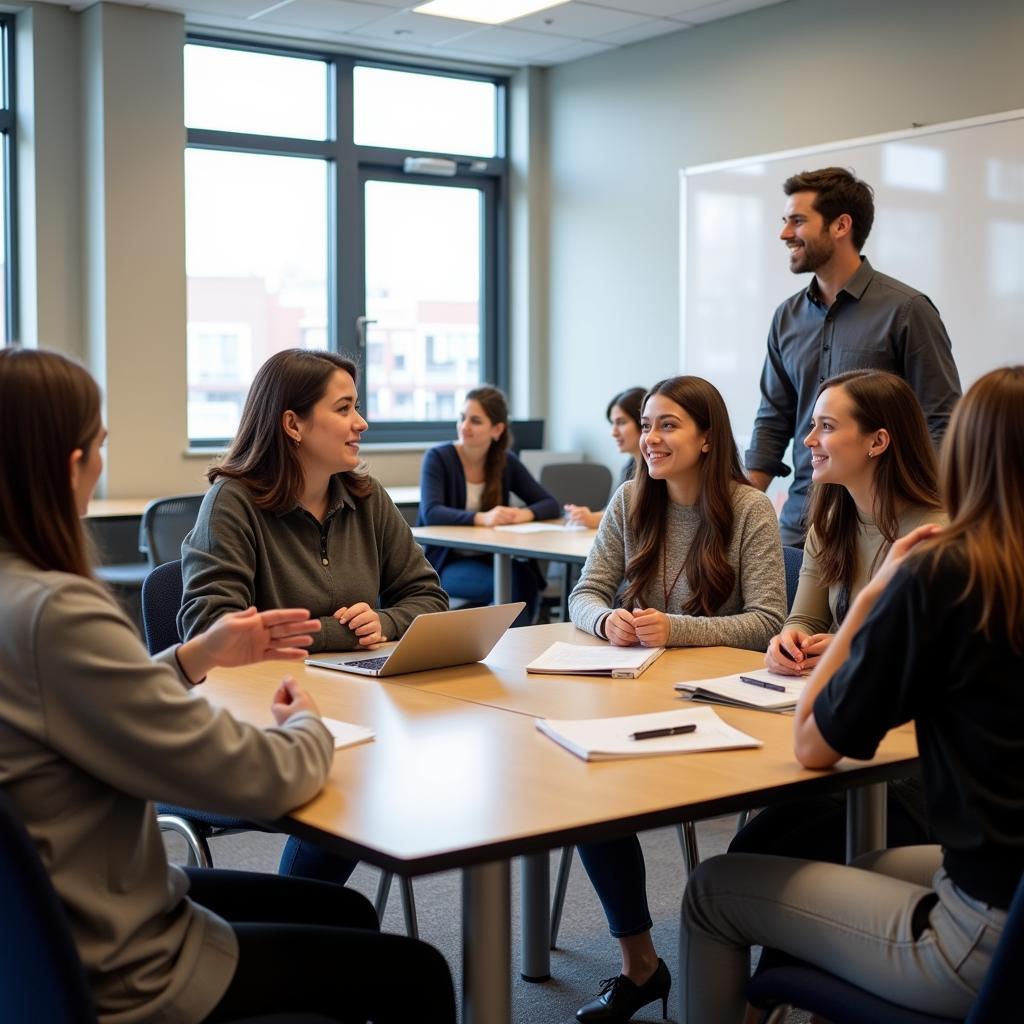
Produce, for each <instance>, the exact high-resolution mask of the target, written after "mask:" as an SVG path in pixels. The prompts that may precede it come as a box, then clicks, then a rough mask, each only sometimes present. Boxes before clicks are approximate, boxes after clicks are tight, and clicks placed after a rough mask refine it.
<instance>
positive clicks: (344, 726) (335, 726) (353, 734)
mask: <svg viewBox="0 0 1024 1024" xmlns="http://www.w3.org/2000/svg"><path fill="white" fill-rule="evenodd" d="M320 721H321V722H323V723H324V725H326V726H327V731H328V732H329V733H330V734H331V735H332V736H333V737H334V749H335V750H341V749H343V748H344V747H354V746H355V745H356V744H357V743H366V742H367V741H368V740H372V739H373V735H374V734H373V730H372V729H368V728H367V727H366V726H365V725H353V724H352V723H351V722H342V721H341V720H340V719H338V718H321V719H320Z"/></svg>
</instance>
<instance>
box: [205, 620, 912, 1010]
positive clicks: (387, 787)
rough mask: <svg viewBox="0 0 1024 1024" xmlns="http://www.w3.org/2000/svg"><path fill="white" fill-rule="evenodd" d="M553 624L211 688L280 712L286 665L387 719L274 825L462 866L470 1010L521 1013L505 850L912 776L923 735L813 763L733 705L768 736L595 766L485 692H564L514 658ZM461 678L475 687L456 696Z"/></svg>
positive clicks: (346, 702)
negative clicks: (414, 665) (369, 664)
mask: <svg viewBox="0 0 1024 1024" xmlns="http://www.w3.org/2000/svg"><path fill="white" fill-rule="evenodd" d="M562 628H563V627H557V629H562ZM541 629H543V630H545V631H547V633H546V634H543V633H538V632H536V631H530V632H533V635H532V636H528V637H527V638H525V639H523V640H519V639H517V638H516V637H515V636H514V635H513V634H514V633H520V632H527V631H519V630H516V631H513V633H510V634H509V637H510V646H509V647H508V648H507V649H503V650H500V651H496V660H495V661H494V662H493V664H491V663H490V662H489V663H488V664H484V665H472V666H463V667H462V668H456V669H446V670H438V671H434V672H424V673H417V674H416V675H415V676H407V677H403V678H402V680H401V681H400V682H398V681H389V682H383V681H377V680H372V679H365V678H363V677H359V676H348V675H344V674H341V673H337V672H332V671H330V670H327V669H314V668H308V667H301V666H296V665H294V664H290V663H289V664H283V663H271V664H268V665H261V666H252V667H248V668H243V669H230V670H224V669H222V670H218V671H216V672H214V673H211V676H210V679H209V680H208V681H207V683H206V684H204V686H203V687H202V690H201V691H200V692H203V693H205V695H206V696H207V697H208V698H209V699H211V700H212V701H214V703H217V704H221V705H224V706H226V707H228V708H230V709H231V710H232V711H234V712H235V713H236V714H237V715H238V716H239V717H241V718H243V719H246V720H248V721H252V722H255V723H257V724H260V725H269V724H271V715H270V699H271V694H272V693H273V691H274V688H275V687H276V685H277V682H278V680H279V679H280V677H281V676H282V675H283V674H285V673H286V672H289V671H290V672H292V674H294V675H296V676H297V677H298V678H299V679H300V681H301V682H302V683H303V685H304V686H306V687H307V688H308V689H309V690H310V692H311V693H312V694H313V695H314V697H315V699H316V700H317V702H318V704H319V705H320V708H321V710H322V711H323V713H324V714H326V715H330V716H332V717H335V718H340V719H343V720H345V721H351V722H357V723H359V724H363V725H368V726H370V727H372V728H373V729H374V730H375V731H376V739H375V741H374V742H372V743H367V744H363V745H361V746H358V747H353V748H350V749H348V750H344V751H341V752H339V753H338V754H337V755H336V757H335V760H334V766H333V769H332V771H331V775H330V778H329V781H328V783H327V786H326V787H325V789H324V790H323V791H322V792H321V793H320V794H319V795H318V796H317V797H316V798H315V799H314V800H312V801H311V802H310V803H308V804H306V805H305V806H304V807H301V808H299V809H297V810H296V811H295V812H293V814H292V815H290V816H289V817H287V818H286V819H283V820H282V821H280V822H277V823H276V825H277V827H279V828H281V829H282V830H283V831H287V832H292V833H295V834H297V835H301V836H304V837H306V838H310V839H313V840H315V841H317V842H320V843H322V844H323V845H325V846H326V847H328V848H329V849H333V850H334V851H335V852H337V853H340V854H345V855H349V856H356V857H359V858H360V859H363V860H366V861H367V862H369V863H372V864H376V865H379V866H380V867H383V868H386V869H388V870H391V871H395V872H397V873H399V874H403V875H408V876H411V875H417V874H424V873H428V872H432V871H439V870H444V869H449V868H460V869H461V870H462V873H463V953H464V962H463V973H464V988H463V998H464V1008H463V1020H464V1021H465V1022H466V1024H507V1022H508V1021H509V1019H510V1012H511V1005H510V1004H511V988H510V973H511V950H510V941H511V939H510V908H509V893H510V888H511V886H510V874H509V870H510V869H509V863H508V861H509V858H511V857H514V856H521V855H529V854H539V853H542V852H544V851H547V850H550V849H551V848H554V847H561V846H568V845H575V844H577V843H579V842H584V841H592V840H599V839H606V838H611V837H613V836H617V835H623V834H627V833H629V832H634V831H642V830H645V829H651V828H658V827H661V826H664V825H668V824H674V823H677V822H679V821H684V820H697V819H700V818H705V817H711V816H714V815H718V814H725V813H730V812H735V811H739V810H744V809H747V808H751V807H760V806H764V805H765V804H767V803H770V802H772V801H773V800H775V799H778V798H780V797H784V796H787V795H790V794H791V792H792V791H793V790H794V789H799V790H800V791H801V792H804V793H821V792H829V791H841V790H845V789H848V788H849V787H854V786H862V785H867V784H872V783H877V782H884V781H886V780H888V779H890V778H895V777H898V776H901V775H905V774H907V773H908V772H909V771H911V770H912V766H913V763H914V760H915V758H916V748H915V745H914V740H913V736H912V735H911V734H908V733H906V732H903V731H897V732H895V733H893V734H892V735H890V736H889V737H888V738H887V739H886V741H885V742H884V743H883V745H882V747H881V748H880V750H879V753H878V755H877V756H876V757H875V758H874V759H873V760H872V761H870V762H858V763H844V764H841V765H840V766H839V767H837V768H836V769H834V770H832V771H829V772H809V771H806V770H804V769H802V768H800V767H799V766H798V765H797V764H796V763H795V761H794V760H793V756H792V736H791V724H792V723H791V721H790V719H789V718H788V717H786V716H782V715H771V714H764V713H759V712H750V711H748V712H744V711H740V710H733V709H722V710H721V712H720V713H721V714H722V717H723V718H725V719H726V720H727V721H729V722H731V723H733V724H734V725H736V726H737V727H739V728H741V729H744V730H745V731H747V732H749V733H751V734H752V735H754V736H757V737H758V738H759V739H762V740H763V741H764V746H763V747H762V748H760V749H756V750H738V751H731V752H712V753H706V754H690V755H675V756H667V757H655V758H638V759H635V760H623V761H606V762H598V763H593V764H588V763H586V762H584V761H581V760H579V759H578V758H576V757H574V756H573V755H572V754H570V753H568V752H567V751H565V750H563V749H562V748H561V747H559V746H558V745H557V744H555V743H553V742H552V741H551V740H550V739H548V738H547V737H545V736H544V735H543V734H541V733H540V732H538V731H537V729H536V726H535V723H534V719H533V715H532V713H529V712H528V711H526V710H511V709H504V708H501V707H499V706H496V705H494V704H485V703H482V702H478V698H479V696H480V694H481V693H483V694H484V695H485V696H486V695H487V694H489V693H497V692H498V688H502V689H504V690H507V691H508V692H509V693H512V695H513V697H512V699H514V700H516V701H523V702H524V703H523V708H525V707H526V706H527V704H526V702H531V706H532V702H533V701H534V700H536V701H538V702H539V700H540V686H543V685H546V686H549V687H550V688H551V691H552V693H556V692H557V690H558V687H559V686H560V685H561V684H562V682H563V680H561V679H560V678H558V677H544V678H541V679H540V685H539V686H538V687H537V688H535V687H534V685H533V683H532V681H530V680H528V679H526V678H521V679H520V680H519V683H518V684H517V683H516V680H515V678H514V677H515V675H516V673H517V672H518V673H519V674H520V675H521V676H522V677H525V675H526V674H525V672H524V671H523V669H522V668H518V669H517V668H516V667H515V664H514V663H515V661H516V659H517V658H518V657H519V654H520V653H521V652H522V650H523V648H520V644H523V645H528V646H530V647H531V649H532V647H533V646H534V645H537V646H541V645H543V642H544V641H545V640H546V639H547V636H549V635H552V634H551V632H550V629H551V628H550V627H541ZM517 649H518V651H519V653H517ZM690 653H691V652H687V651H670V652H668V653H667V654H665V655H663V657H662V659H661V661H665V659H669V662H670V663H671V662H673V661H674V662H677V666H678V671H679V673H680V678H681V677H682V676H681V673H682V672H684V671H685V669H683V668H682V666H683V665H684V663H685V662H686V660H687V655H689V654H690ZM733 654H734V655H736V659H735V661H731V662H730V659H729V657H728V654H727V652H723V653H721V654H720V655H718V656H717V657H719V658H720V659H721V660H720V661H719V662H718V664H719V666H720V668H719V670H721V671H724V670H725V669H726V668H728V667H730V665H735V666H737V667H740V668H742V667H745V666H747V665H749V664H750V658H751V656H750V654H749V652H733ZM519 664H520V665H521V664H522V662H519ZM659 664H660V662H659ZM667 667H668V666H667V665H663V666H662V669H665V668H667ZM495 676H497V677H498V682H497V683H495V682H494V678H495ZM651 678H652V679H653V678H654V677H651ZM648 681H650V680H648ZM572 682H573V683H574V684H575V683H580V684H581V685H591V686H593V684H594V683H595V682H596V683H597V685H596V686H593V688H594V689H595V690H597V691H602V690H603V691H604V692H606V694H607V698H608V699H607V701H606V702H605V701H597V700H596V699H595V698H592V697H589V695H588V705H589V706H590V707H592V708H593V709H594V713H596V714H601V713H621V712H622V711H623V710H634V711H642V710H645V709H647V708H648V707H650V704H649V703H648V701H649V700H651V701H656V700H658V701H661V702H662V704H661V706H665V705H666V703H668V706H673V705H672V703H671V702H672V701H674V699H675V698H672V697H669V696H667V695H665V694H660V695H658V696H657V697H654V696H648V695H647V694H645V693H644V689H643V685H642V684H643V683H644V682H645V679H644V677H641V679H639V680H615V681H611V680H609V681H607V682H608V683H609V684H611V683H613V682H614V683H616V684H624V685H620V686H615V685H608V686H607V687H606V686H605V685H604V681H595V680H593V679H590V680H586V681H582V680H574V681H572ZM460 684H461V686H463V687H464V688H465V693H466V694H469V695H470V697H469V698H466V697H460V696H453V695H452V694H453V693H455V688H456V687H457V685H460ZM636 684H641V685H639V686H638V685H636ZM442 687H445V688H447V687H451V690H450V691H449V692H447V693H445V692H441V688H442ZM651 689H653V688H651ZM530 691H534V692H533V693H532V694H531V692H530ZM581 692H582V691H581ZM641 695H643V697H642V699H640V698H641ZM493 699H495V700H497V699H500V698H498V697H495V698H493ZM566 706H567V705H566ZM604 708H606V709H608V710H607V711H605V710H602V709H604ZM652 709H653V708H652ZM527 859H528V861H530V862H536V861H537V860H539V859H540V858H536V857H529V858H527ZM545 881H546V877H545ZM544 888H545V890H546V885H545V886H544ZM545 898H546V896H545Z"/></svg>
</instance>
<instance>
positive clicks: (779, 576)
mask: <svg viewBox="0 0 1024 1024" xmlns="http://www.w3.org/2000/svg"><path fill="white" fill-rule="evenodd" d="M640 451H641V453H642V454H643V457H644V461H645V462H646V465H647V468H646V472H642V473H638V474H637V475H636V476H635V477H634V478H633V479H632V480H631V481H629V482H627V483H625V484H623V485H622V487H620V488H619V490H618V491H616V493H615V495H614V497H613V498H612V500H611V502H610V504H609V506H608V509H607V510H606V511H605V514H604V517H603V518H602V520H601V526H600V529H599V530H598V534H597V538H596V539H595V541H594V546H593V548H592V549H591V553H590V557H589V558H588V559H587V563H586V565H585V566H584V567H583V572H582V574H581V576H580V581H579V583H578V584H577V586H576V587H575V589H574V590H573V592H572V595H571V596H570V598H569V613H570V615H571V617H572V621H573V622H574V623H576V625H577V626H578V627H579V628H580V629H585V630H587V631H588V632H591V633H594V634H596V635H597V636H599V637H603V638H605V639H607V640H609V641H610V642H611V643H613V644H618V645H630V644H638V643H639V644H645V645H649V646H652V647H665V646H669V647H699V646H710V645H718V644H723V645H726V646H729V647H745V648H747V649H749V650H755V651H756V650H764V648H765V646H766V645H767V643H768V641H769V640H770V639H771V637H772V636H773V635H774V634H775V633H776V632H777V631H778V629H779V626H780V625H781V624H782V619H783V616H784V615H785V609H786V588H785V576H784V572H783V567H782V544H781V541H780V539H779V526H778V521H777V519H776V516H775V510H774V508H773V507H772V504H771V502H770V501H769V500H768V498H767V497H766V496H765V495H764V494H762V493H761V492H760V491H758V490H757V489H756V488H754V487H751V486H750V485H749V484H748V483H747V480H746V478H745V477H744V475H743V471H742V469H741V468H740V462H739V456H738V455H737V452H736V443H735V441H734V440H733V436H732V429H731V427H730V424H729V414H728V411H727V410H726V407H725V402H724V401H723V399H722V396H721V394H719V392H718V390H717V389H716V388H715V387H714V386H713V385H712V384H710V383H708V381H706V380H703V379H702V378H700V377H670V378H668V379H667V380H663V381H660V382H659V383H658V384H655V385H654V387H653V388H651V390H650V391H648V392H647V395H646V396H645V398H644V402H643V412H642V416H641V439H640ZM623 585H624V586H623ZM620 587H622V589H621V591H620ZM619 593H621V599H620V600H619V601H618V602H616V595H617V594H619ZM579 852H580V858H581V859H582V861H583V864H584V866H585V867H586V869H587V873H588V875H589V876H590V879H591V882H592V883H593V884H594V888H595V889H596V890H597V893H598V896H599V897H600V898H601V903H602V905H603V907H604V911H605V915H606V916H607V918H608V923H609V927H610V930H611V933H612V935H613V936H614V937H615V938H616V939H618V942H619V948H620V952H621V954H622V972H621V974H619V976H618V977H616V978H613V979H611V980H610V982H609V983H608V984H607V985H606V986H605V987H604V989H603V991H602V993H601V995H600V996H599V997H598V998H597V999H595V1000H593V1001H592V1002H591V1003H588V1004H587V1005H586V1006H583V1007H581V1008H580V1010H579V1011H578V1012H577V1014H576V1016H577V1019H578V1020H581V1021H588V1022H595V1021H626V1020H629V1018H630V1017H631V1016H632V1015H633V1013H634V1012H635V1011H636V1010H638V1009H639V1008H640V1007H641V1006H644V1005H646V1004H647V1003H649V1002H652V1001H654V1000H657V999H661V1000H665V999H667V997H668V990H669V986H670V984H671V978H670V976H669V972H668V969H667V968H666V966H665V964H664V962H663V961H661V960H660V959H659V958H658V954H657V952H656V950H655V948H654V943H653V941H652V939H651V916H650V911H649V910H648V907H647V893H646V886H645V881H644V861H643V854H642V852H641V850H640V843H639V841H638V840H637V838H636V836H630V837H627V838H625V839H618V840H613V841H611V842H606V843H593V844H586V845H583V846H580V847H579Z"/></svg>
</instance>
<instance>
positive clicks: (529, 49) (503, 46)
mask: <svg viewBox="0 0 1024 1024" xmlns="http://www.w3.org/2000/svg"><path fill="white" fill-rule="evenodd" d="M454 45H455V46H457V48H458V49H460V50H462V51H464V52H470V53H476V54H478V55H479V56H481V57H518V58H522V59H524V60H529V59H531V58H533V57H538V56H540V55H541V54H542V53H551V51H552V50H557V49H560V48H562V47H564V46H565V45H566V41H565V40H564V39H561V38H559V37H556V36H544V35H541V34H540V33H538V32H522V31H520V30H519V29H514V28H486V29H481V30H480V31H478V32H473V33H471V34H470V35H467V36H462V37H461V38H460V39H459V40H458V41H457V42H456V43H455V44H454ZM434 49H435V52H437V53H444V52H445V47H444V46H443V45H441V46H437V47H435V48H434Z"/></svg>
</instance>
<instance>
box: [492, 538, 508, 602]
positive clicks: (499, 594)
mask: <svg viewBox="0 0 1024 1024" xmlns="http://www.w3.org/2000/svg"><path fill="white" fill-rule="evenodd" d="M511 600H512V556H511V555H503V554H500V553H499V552H497V551H496V552H495V553H494V603H495V604H508V603H509V601H511Z"/></svg>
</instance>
